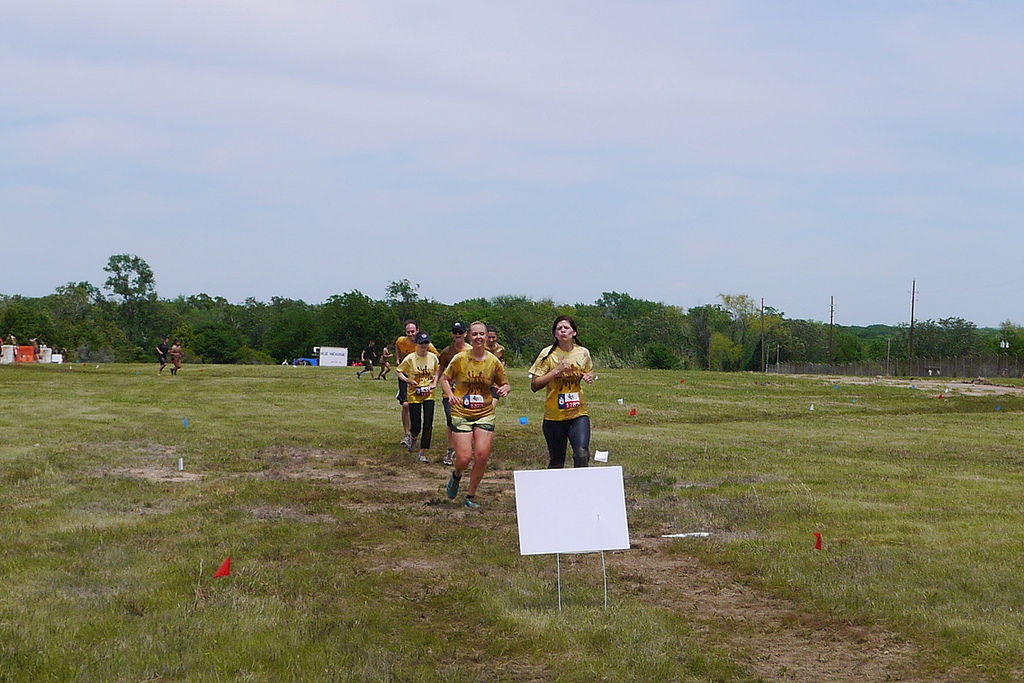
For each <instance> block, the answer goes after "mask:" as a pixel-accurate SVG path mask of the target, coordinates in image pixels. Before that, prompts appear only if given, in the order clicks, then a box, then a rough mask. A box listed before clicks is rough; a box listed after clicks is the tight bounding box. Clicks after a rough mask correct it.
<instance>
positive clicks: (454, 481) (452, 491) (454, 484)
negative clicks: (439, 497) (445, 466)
mask: <svg viewBox="0 0 1024 683" xmlns="http://www.w3.org/2000/svg"><path fill="white" fill-rule="evenodd" d="M461 481H462V477H456V476H455V472H452V476H451V478H450V479H449V480H448V488H447V489H446V490H445V493H447V494H448V500H455V496H457V495H459V482H461Z"/></svg>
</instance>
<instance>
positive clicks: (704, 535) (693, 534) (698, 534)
mask: <svg viewBox="0 0 1024 683" xmlns="http://www.w3.org/2000/svg"><path fill="white" fill-rule="evenodd" d="M710 535H711V532H710V531H690V532H688V533H685V534H662V535H661V537H662V538H707V537H708V536H710Z"/></svg>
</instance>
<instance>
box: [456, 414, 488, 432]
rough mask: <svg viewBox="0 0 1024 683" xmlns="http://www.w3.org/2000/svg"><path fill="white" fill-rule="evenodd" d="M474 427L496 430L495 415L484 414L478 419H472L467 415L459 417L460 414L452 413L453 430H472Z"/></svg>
mask: <svg viewBox="0 0 1024 683" xmlns="http://www.w3.org/2000/svg"><path fill="white" fill-rule="evenodd" d="M474 429H483V430H484V431H488V432H493V431H494V415H493V414H492V415H484V416H483V417H481V418H478V419H476V420H470V419H468V418H465V417H459V416H458V415H452V431H453V432H471V431H473V430H474Z"/></svg>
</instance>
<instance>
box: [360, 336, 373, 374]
mask: <svg viewBox="0 0 1024 683" xmlns="http://www.w3.org/2000/svg"><path fill="white" fill-rule="evenodd" d="M359 361H360V362H361V363H362V364H363V367H362V368H361V369H360V370H359V371H358V372H356V379H359V378H360V377H362V376H363V373H364V372H368V373H370V377H373V364H374V363H376V362H377V340H376V339H371V340H370V341H369V342H368V343H367V344H366V348H365V349H363V352H362V353H360V354H359Z"/></svg>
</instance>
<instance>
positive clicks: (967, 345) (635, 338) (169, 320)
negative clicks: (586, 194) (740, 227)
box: [0, 254, 1024, 371]
mask: <svg viewBox="0 0 1024 683" xmlns="http://www.w3.org/2000/svg"><path fill="white" fill-rule="evenodd" d="M104 271H105V272H106V273H107V274H108V276H109V277H107V279H106V280H105V281H104V283H103V285H102V287H96V286H95V285H93V284H91V283H89V282H69V283H67V284H65V285H62V286H60V287H58V288H57V289H56V290H55V291H54V292H53V293H52V294H49V295H47V296H43V297H24V296H20V295H16V294H15V295H6V294H0V335H2V336H4V337H7V336H8V335H14V336H16V337H17V338H19V339H30V338H36V339H41V340H43V341H44V342H46V343H47V344H48V345H49V346H50V347H51V348H54V349H57V350H63V351H65V353H66V354H67V355H66V358H67V359H68V360H71V361H82V362H139V361H148V360H152V359H153V358H154V353H155V351H154V348H155V346H156V345H157V344H158V343H159V342H160V341H161V340H162V339H163V338H164V337H172V338H177V339H180V340H181V341H182V343H183V345H184V347H185V350H186V354H187V355H186V359H187V360H191V361H193V362H196V361H198V362H206V363H281V362H287V361H289V360H292V359H295V358H301V357H306V356H309V355H310V354H311V353H312V350H313V347H314V346H342V347H348V348H349V349H350V350H352V351H356V352H357V353H356V354H355V355H356V356H358V350H359V349H362V348H363V347H364V346H365V345H366V344H367V342H368V341H369V340H371V339H374V340H377V342H378V347H380V346H381V345H383V344H384V343H390V342H392V341H393V340H394V339H395V338H396V337H397V336H399V335H400V334H401V333H402V329H403V322H404V321H405V320H407V319H414V320H417V321H418V322H419V324H420V327H421V329H423V330H425V331H428V332H430V334H431V335H432V337H433V339H434V343H435V345H436V346H438V348H441V347H442V346H444V345H447V344H448V343H450V342H451V335H450V332H449V330H450V329H451V326H452V323H453V322H455V321H463V322H466V323H468V322H470V321H473V320H483V321H485V322H487V323H489V324H493V325H495V326H496V327H497V328H498V330H499V333H500V341H501V343H502V344H503V345H504V346H505V347H506V349H507V356H508V358H509V359H510V362H511V363H512V364H514V365H524V364H528V363H530V362H531V361H532V360H533V358H534V356H535V355H536V353H537V352H538V351H539V350H540V349H541V348H543V347H544V346H546V345H547V344H550V343H551V322H552V321H553V320H554V318H555V317H556V316H558V315H563V314H564V315H570V316H572V317H573V318H575V319H576V321H577V323H578V325H579V328H580V337H579V339H580V342H581V343H582V344H583V345H585V346H587V347H588V348H589V349H590V350H591V352H592V354H593V355H594V357H595V362H596V363H597V364H598V365H599V366H603V367H648V368H667V369H671V368H686V369H706V370H726V371H729V370H760V369H762V368H763V367H764V364H773V363H775V362H779V361H781V362H807V363H826V364H840V363H853V362H859V361H866V360H882V359H886V358H889V357H892V358H910V357H921V358H931V357H954V356H965V355H980V354H986V353H992V354H1007V355H1008V354H1019V353H1020V351H1021V350H1024V328H1021V327H1019V326H1017V325H1015V324H1014V323H1011V322H1009V321H1007V322H1005V323H1003V324H1002V325H1001V326H1000V327H999V328H998V329H994V328H987V329H979V328H978V327H977V326H976V325H975V324H974V323H972V322H970V321H967V320H964V319H962V318H945V319H940V320H925V321H916V322H915V323H914V325H913V326H911V325H909V324H900V325H895V326H890V325H872V326H869V327H853V326H838V325H828V324H826V323H822V322H817V321H812V320H792V319H787V318H786V317H785V314H784V313H783V312H781V311H778V310H776V309H774V308H770V307H768V308H764V307H761V306H759V305H757V304H756V302H755V301H754V299H753V298H752V297H750V296H747V295H743V294H739V295H736V294H722V295H720V296H719V299H720V301H719V302H718V303H715V304H706V305H702V306H696V307H693V308H689V309H685V310H684V309H683V308H681V307H679V306H673V305H668V304H664V303H661V302H655V301H647V300H644V299H637V298H634V297H632V296H630V295H629V294H626V293H621V292H604V293H603V294H602V295H601V297H600V298H599V299H598V300H597V301H595V302H594V303H591V304H583V303H576V304H561V303H556V302H554V301H552V300H550V299H541V300H539V301H535V300H533V299H530V298H528V297H523V296H497V297H493V298H489V299H485V298H478V299H466V300H464V301H460V302H458V303H454V304H445V303H441V302H438V301H435V300H433V299H430V298H429V297H425V296H422V295H421V294H420V292H419V286H418V285H415V284H412V283H411V282H409V281H408V280H400V281H397V282H391V283H389V285H388V287H387V289H386V294H385V298H384V299H382V300H376V299H373V298H371V297H369V296H367V295H365V294H363V293H362V292H360V291H359V290H352V291H350V292H346V293H344V294H336V295H334V296H331V297H330V298H328V299H327V300H326V301H324V302H322V303H318V304H310V303H306V302H304V301H302V300H298V299H287V298H281V297H274V298H272V299H271V300H270V301H269V302H264V301H257V300H256V299H253V298H249V299H246V300H245V301H244V302H242V303H231V302H229V301H227V300H226V299H224V298H223V297H219V296H210V295H208V294H195V295H191V296H178V297H176V298H174V299H161V298H160V297H159V296H158V295H157V290H156V280H155V276H154V274H153V271H152V269H151V268H150V267H149V265H148V264H147V263H146V262H145V261H144V260H143V259H141V258H140V257H138V256H135V255H132V254H117V255H114V256H111V257H110V259H109V260H108V262H107V265H106V266H105V267H104Z"/></svg>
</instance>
